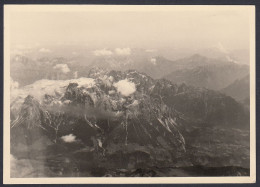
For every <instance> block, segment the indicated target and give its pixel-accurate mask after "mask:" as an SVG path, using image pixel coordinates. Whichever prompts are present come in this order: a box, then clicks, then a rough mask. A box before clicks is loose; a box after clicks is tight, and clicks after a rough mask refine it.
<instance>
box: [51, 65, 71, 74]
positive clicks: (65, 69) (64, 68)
mask: <svg viewBox="0 0 260 187" xmlns="http://www.w3.org/2000/svg"><path fill="white" fill-rule="evenodd" d="M53 69H57V70H60V71H61V72H62V73H65V74H66V73H68V72H70V69H69V67H68V65H67V64H56V65H55V66H54V67H53Z"/></svg>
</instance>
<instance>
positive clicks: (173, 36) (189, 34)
mask: <svg viewBox="0 0 260 187" xmlns="http://www.w3.org/2000/svg"><path fill="white" fill-rule="evenodd" d="M249 28H250V27H249V15H248V12H247V11H241V10H239V8H238V9H237V10H234V9H232V10H229V11H225V10H221V9H220V10H219V9H218V8H214V9H213V8H210V9H209V8H206V7H205V8H204V9H203V11H196V10H194V11H190V10H189V11H152V12H145V11H144V12H142V11H123V10H122V11H121V12H120V11H116V12H112V11H105V10H104V11H103V12H100V11H99V12H91V11H86V12H79V11H77V12H61V11H59V12H42V11H41V12H36V11H34V12H33V11H32V12H22V11H20V12H18V11H13V12H11V13H10V39H11V43H12V46H15V45H35V44H38V45H65V44H69V45H72V44H76V45H84V46H87V47H94V48H95V47H96V48H116V47H130V48H146V49H153V48H157V49H158V48H164V47H171V48H189V49H202V48H207V47H212V46H216V45H219V44H221V45H223V46H225V48H226V49H229V50H234V49H249V32H250V31H249ZM17 31H19V32H17Z"/></svg>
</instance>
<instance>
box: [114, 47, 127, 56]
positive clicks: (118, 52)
mask: <svg viewBox="0 0 260 187" xmlns="http://www.w3.org/2000/svg"><path fill="white" fill-rule="evenodd" d="M115 54H116V55H119V56H128V55H131V49H130V48H116V49H115Z"/></svg>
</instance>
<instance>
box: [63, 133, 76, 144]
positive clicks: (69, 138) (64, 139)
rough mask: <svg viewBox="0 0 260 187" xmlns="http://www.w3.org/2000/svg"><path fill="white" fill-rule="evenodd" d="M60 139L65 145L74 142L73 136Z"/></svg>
mask: <svg viewBox="0 0 260 187" xmlns="http://www.w3.org/2000/svg"><path fill="white" fill-rule="evenodd" d="M61 139H62V140H63V141H64V142H66V143H72V142H75V141H76V136H74V135H73V134H69V135H65V136H62V137H61Z"/></svg>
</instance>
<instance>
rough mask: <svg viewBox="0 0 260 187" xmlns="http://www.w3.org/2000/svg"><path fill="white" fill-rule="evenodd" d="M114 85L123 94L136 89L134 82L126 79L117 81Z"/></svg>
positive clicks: (129, 93) (125, 94) (126, 94)
mask: <svg viewBox="0 0 260 187" xmlns="http://www.w3.org/2000/svg"><path fill="white" fill-rule="evenodd" d="M114 86H115V87H116V89H117V91H118V92H119V93H121V94H122V95H123V96H129V95H131V94H132V93H134V92H135V91H136V87H135V84H134V83H133V82H130V81H129V80H127V79H124V80H120V81H118V82H117V83H115V84H114Z"/></svg>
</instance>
